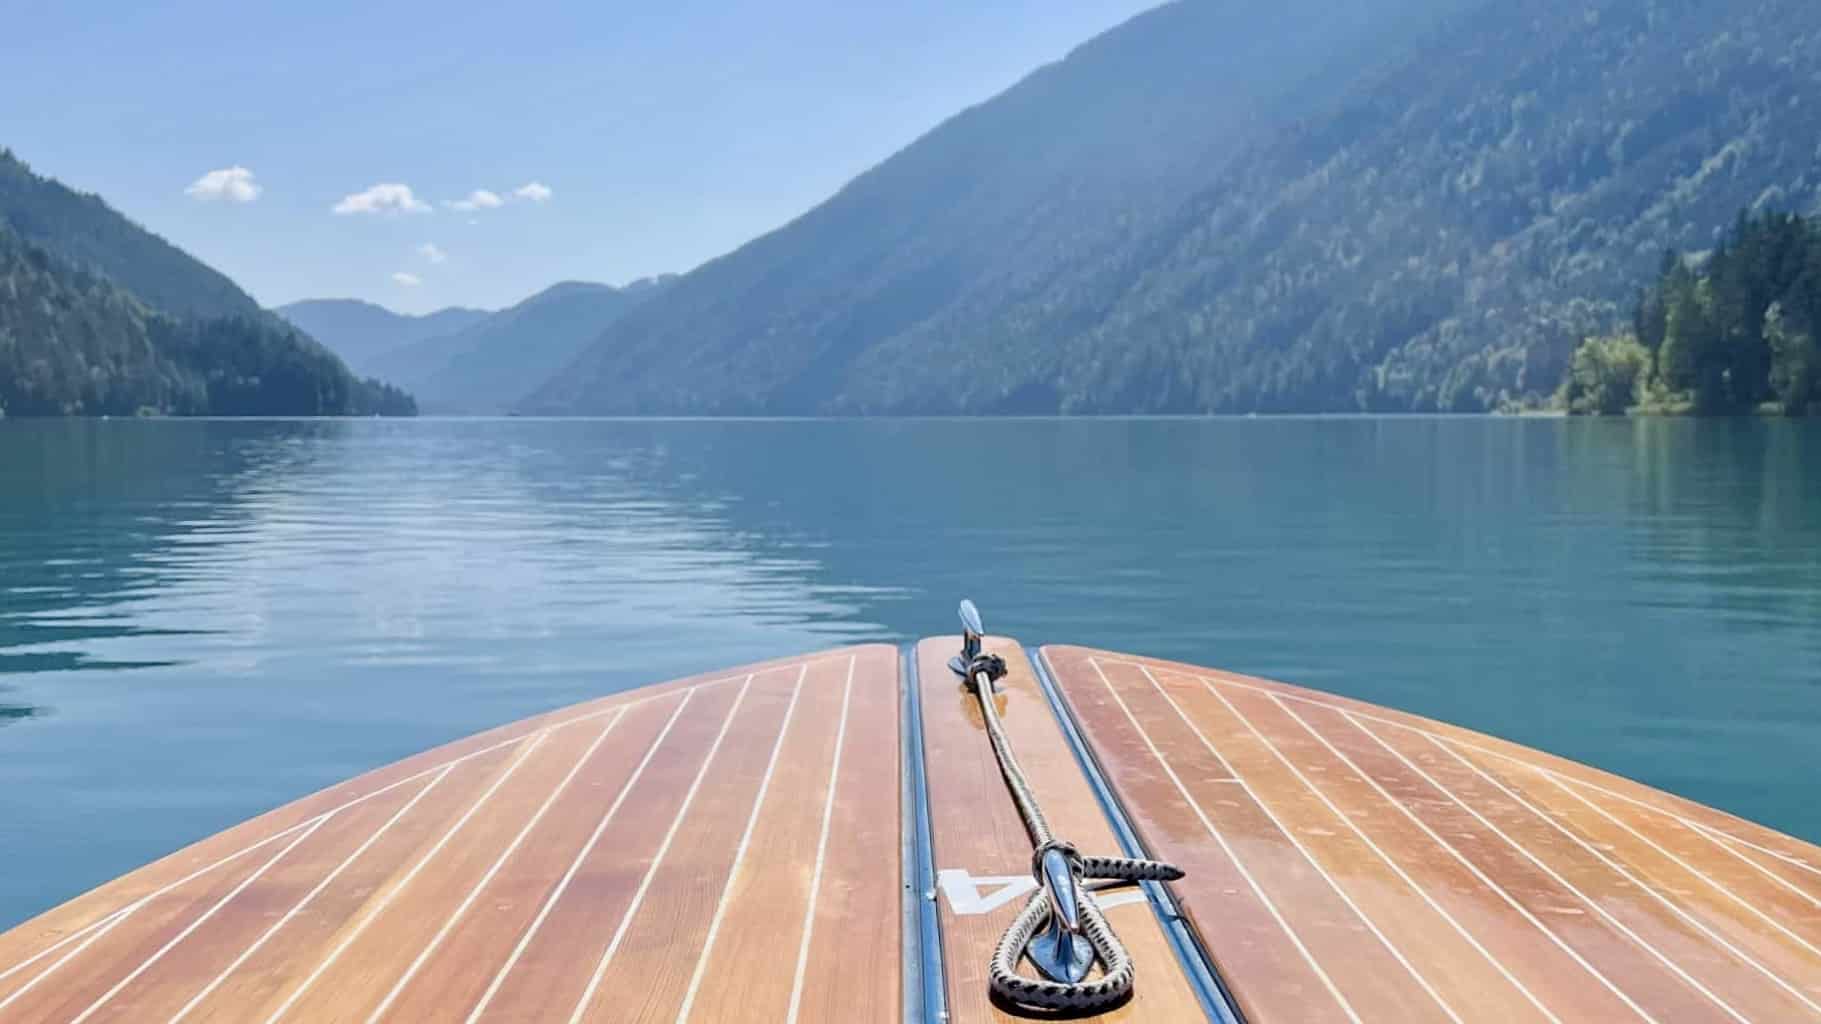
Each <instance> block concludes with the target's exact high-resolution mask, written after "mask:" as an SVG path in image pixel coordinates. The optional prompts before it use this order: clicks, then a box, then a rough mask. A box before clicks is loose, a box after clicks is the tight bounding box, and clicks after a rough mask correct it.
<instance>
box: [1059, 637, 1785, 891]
mask: <svg viewBox="0 0 1821 1024" xmlns="http://www.w3.org/2000/svg"><path fill="white" fill-rule="evenodd" d="M1090 660H1092V659H1090ZM1106 663H1107V664H1109V665H1125V666H1127V667H1130V668H1140V667H1142V665H1141V663H1139V662H1136V661H1129V660H1126V659H1123V658H1108V659H1106ZM1155 667H1156V668H1157V670H1158V671H1160V672H1163V673H1166V674H1168V675H1176V676H1181V675H1188V676H1190V677H1192V678H1195V679H1199V680H1202V681H1203V682H1206V681H1208V677H1207V676H1204V675H1200V674H1199V673H1198V672H1197V671H1196V670H1194V669H1193V668H1191V667H1188V666H1171V665H1168V664H1159V665H1157V666H1155ZM1219 682H1220V683H1222V684H1223V685H1226V686H1237V687H1239V688H1241V689H1245V690H1253V691H1256V692H1258V693H1268V694H1270V695H1271V696H1273V697H1281V698H1282V699H1284V700H1294V701H1300V702H1301V703H1304V704H1313V705H1314V706H1316V707H1320V708H1328V709H1329V710H1332V711H1342V712H1345V713H1347V714H1349V715H1354V716H1356V717H1358V718H1362V719H1364V720H1366V721H1368V722H1373V723H1375V724H1378V725H1389V726H1392V727H1394V728H1398V729H1407V730H1409V731H1411V732H1414V733H1421V734H1422V735H1424V736H1433V737H1435V738H1436V739H1439V740H1443V741H1445V742H1448V743H1452V744H1454V745H1456V746H1459V747H1462V748H1464V749H1467V750H1472V751H1475V752H1476V753H1481V754H1485V755H1487V756H1488V757H1496V758H1499V759H1500V760H1504V761H1510V762H1511V763H1513V764H1517V765H1522V766H1523V767H1525V768H1534V769H1536V770H1537V771H1540V772H1547V773H1548V774H1550V775H1553V776H1555V777H1557V778H1559V779H1561V780H1562V781H1564V782H1570V783H1573V784H1574V785H1577V786H1584V787H1586V788H1588V789H1591V790H1593V791H1594V792H1596V793H1603V794H1605V795H1607V796H1610V797H1612V798H1613V799H1615V800H1622V801H1624V802H1626V803H1628V804H1633V805H1636V806H1638V807H1641V808H1643V809H1644V810H1647V811H1651V812H1653V813H1656V814H1660V815H1663V816H1664V817H1668V818H1674V819H1675V820H1676V821H1678V822H1681V823H1682V824H1683V825H1684V826H1686V827H1687V828H1689V829H1690V830H1692V831H1695V832H1700V833H1703V834H1704V835H1706V836H1707V838H1708V839H1709V840H1710V841H1712V842H1714V843H1715V844H1717V845H1723V844H1720V838H1721V837H1724V838H1726V839H1729V840H1732V841H1733V842H1735V843H1738V844H1739V845H1741V846H1745V847H1748V848H1750V849H1753V850H1757V851H1758V852H1759V853H1762V854H1765V855H1767V856H1770V857H1775V858H1776V859H1778V860H1781V861H1784V862H1785V863H1787V864H1789V865H1790V866H1791V867H1794V868H1798V869H1800V870H1803V871H1807V872H1809V873H1811V874H1815V875H1821V867H1817V866H1816V865H1813V864H1810V863H1808V862H1807V861H1805V860H1802V859H1801V858H1799V857H1793V856H1791V855H1789V854H1787V853H1781V852H1779V851H1776V850H1772V849H1770V848H1768V847H1765V846H1762V845H1760V844H1758V843H1754V842H1752V841H1751V840H1749V839H1746V838H1744V837H1743V836H1739V835H1736V834H1734V833H1732V832H1728V831H1726V830H1725V829H1723V828H1718V827H1716V826H1713V825H1708V824H1705V823H1703V822H1699V821H1695V820H1693V819H1692V818H1688V817H1686V816H1684V815H1681V814H1678V813H1676V812H1675V811H1672V810H1670V809H1669V808H1667V807H1661V806H1658V805H1657V804H1653V803H1649V802H1647V801H1644V800H1640V799H1638V798H1637V797H1634V796H1629V795H1627V794H1625V793H1621V792H1619V791H1617V790H1615V789H1610V788H1608V787H1605V786H1602V785H1600V784H1599V783H1597V782H1589V781H1587V780H1586V779H1578V778H1575V777H1574V776H1573V775H1570V774H1567V773H1565V772H1562V771H1559V770H1557V769H1554V768H1550V767H1548V766H1547V765H1543V764H1539V763H1537V762H1535V761H1531V760H1527V759H1525V758H1522V757H1518V756H1516V755H1513V754H1507V753H1505V752H1503V751H1499V750H1493V749H1492V748H1490V747H1486V746H1483V745H1480V744H1477V743H1470V742H1468V741H1466V740H1463V739H1458V738H1456V737H1453V736H1444V735H1442V734H1440V733H1437V732H1435V731H1434V730H1431V729H1426V728H1424V727H1422V726H1420V725H1415V724H1412V723H1410V722H1400V721H1398V720H1396V719H1394V718H1385V717H1383V716H1380V715H1373V714H1370V713H1367V712H1363V711H1356V710H1354V709H1352V708H1350V707H1347V706H1345V705H1343V704H1340V703H1338V702H1336V701H1332V700H1322V699H1320V698H1317V697H1313V696H1310V695H1309V694H1307V693H1289V692H1282V693H1280V692H1279V691H1277V690H1274V689H1270V688H1267V687H1263V686H1259V685H1258V684H1256V683H1248V682H1244V681H1242V680H1238V679H1228V678H1222V679H1220V680H1219ZM1716 813H1721V812H1716ZM1747 862H1748V863H1750V861H1749V859H1748V861H1747ZM1754 866H1757V867H1758V870H1760V871H1763V870H1764V868H1763V867H1762V866H1761V865H1754ZM1805 895H1806V894H1805ZM1811 898H1812V897H1811Z"/></svg>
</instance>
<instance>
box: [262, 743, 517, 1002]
mask: <svg viewBox="0 0 1821 1024" xmlns="http://www.w3.org/2000/svg"><path fill="white" fill-rule="evenodd" d="M549 735H550V730H549V729H545V730H543V731H542V732H539V733H537V734H536V735H535V736H534V737H533V738H532V740H531V742H530V743H527V744H525V746H524V748H523V749H521V750H520V751H519V752H518V756H517V757H515V758H514V759H513V761H512V763H511V764H509V765H507V766H506V770H505V771H503V772H501V773H500V774H499V777H498V778H496V779H494V780H493V783H492V785H489V786H488V787H487V789H486V791H485V792H483V793H482V794H481V795H480V797H479V799H477V800H475V801H474V803H473V804H471V805H469V807H468V810H467V811H466V812H464V813H463V814H462V816H461V817H460V818H458V819H456V822H455V824H453V825H451V826H449V830H448V831H447V832H444V833H443V836H442V838H441V839H438V840H437V841H436V845H434V846H432V847H430V849H429V851H428V852H426V853H425V854H424V855H423V856H422V857H420V858H419V859H418V861H417V863H415V864H413V865H411V870H409V871H407V872H405V876H404V877H403V878H401V879H399V881H398V884H397V885H394V886H393V887H392V888H390V889H388V890H386V894H385V895H384V896H382V897H380V899H379V902H378V903H376V904H374V906H373V909H372V910H371V911H369V912H368V913H367V916H365V917H363V918H361V920H360V923H359V924H357V925H355V926H354V928H353V930H352V931H350V932H349V933H348V934H347V935H346V936H344V937H343V938H342V940H341V942H340V943H338V944H337V945H336V947H335V948H334V949H333V950H331V951H330V952H329V955H328V956H327V957H325V958H324V959H323V961H322V963H320V964H317V965H316V969H315V970H314V971H311V972H310V975H309V977H306V978H305V979H304V980H303V984H301V985H299V986H297V987H296V988H295V989H292V990H291V994H290V995H289V996H286V997H285V1001H284V1002H283V1003H280V1004H279V1006H278V1009H276V1010H273V1011H272V1015H271V1016H270V1017H267V1018H266V1024H273V1022H274V1021H276V1020H278V1019H279V1018H280V1017H283V1016H284V1015H285V1014H286V1013H288V1012H290V1009H291V1007H292V1006H295V1005H296V1004H297V1001H298V1000H299V999H301V998H303V995H304V993H306V992H308V991H309V990H310V986H312V985H314V984H316V979H318V978H320V977H322V976H323V974H324V973H325V972H326V971H328V969H329V968H330V967H332V966H334V964H335V962H336V961H337V960H339V959H341V955H342V954H343V953H345V952H347V950H348V947H349V946H351V945H353V944H354V940H355V939H358V938H360V936H361V934H362V933H364V932H365V931H366V930H367V926H368V925H370V924H372V923H373V922H374V921H375V920H377V919H378V918H379V915H381V914H383V913H385V912H386V908H387V907H389V906H391V905H392V901H393V900H394V899H396V898H397V897H398V894H399V893H401V892H403V891H404V890H405V887H406V886H409V885H410V884H411V882H412V880H413V879H415V878H417V876H418V873H419V872H421V871H423V869H424V867H425V866H426V865H428V864H429V863H430V862H431V861H432V860H435V859H436V855H437V854H439V853H441V852H442V850H443V847H445V846H447V845H449V840H451V839H453V838H455V834H456V833H457V832H460V831H461V830H462V826H464V825H466V824H468V821H469V819H471V818H473V817H474V815H475V814H476V813H477V812H479V811H480V809H481V808H482V807H483V806H485V805H486V803H487V801H488V800H490V799H492V798H493V794H495V793H497V792H499V788H500V787H501V786H503V785H505V784H506V780H507V779H510V778H512V774H513V773H514V772H516V771H518V768H519V765H522V764H524V763H525V759H526V758H527V757H530V756H531V753H532V751H534V750H536V749H537V748H538V745H539V744H541V743H543V742H544V739H545V737H547V736H549Z"/></svg>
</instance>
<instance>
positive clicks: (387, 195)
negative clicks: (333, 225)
mask: <svg viewBox="0 0 1821 1024" xmlns="http://www.w3.org/2000/svg"><path fill="white" fill-rule="evenodd" d="M334 210H335V212H336V213H338V214H350V213H429V212H430V204H429V203H426V202H424V201H423V200H421V199H419V198H417V196H415V195H413V194H412V193H411V186H409V185H397V184H381V185H375V186H373V187H372V188H370V189H367V190H366V191H365V192H356V193H354V194H353V195H350V196H343V197H342V200H341V202H339V203H336V204H335V207H334Z"/></svg>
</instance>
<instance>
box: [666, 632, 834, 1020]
mask: <svg viewBox="0 0 1821 1024" xmlns="http://www.w3.org/2000/svg"><path fill="white" fill-rule="evenodd" d="M808 674H809V666H808V665H805V666H803V669H802V671H800V672H798V673H797V682H796V685H795V686H792V687H791V688H790V703H789V704H787V705H785V707H784V721H783V722H781V723H779V725H778V738H777V739H776V740H775V741H773V742H772V745H771V758H770V760H768V761H766V762H765V774H764V776H762V777H761V778H760V779H759V792H758V793H757V794H756V795H755V796H754V797H753V799H752V813H751V814H749V815H747V817H746V830H745V831H744V832H742V833H740V843H739V845H738V846H736V847H735V848H734V853H733V864H732V865H730V866H729V867H728V869H727V882H726V884H724V885H722V886H721V898H720V900H718V901H717V902H716V903H715V908H714V916H713V917H711V918H710V919H709V921H708V935H707V937H706V938H705V939H703V940H702V952H701V953H700V954H698V955H697V956H696V967H695V971H694V972H693V973H692V974H690V976H689V987H688V989H686V990H685V991H684V993H683V1005H682V1006H681V1007H679V1008H678V1009H677V1024H683V1022H684V1021H686V1020H688V1019H689V1011H690V1008H691V1007H693V1006H694V1005H695V1001H696V992H697V991H698V990H699V989H700V988H701V986H702V976H703V975H704V974H705V973H707V970H708V958H709V957H710V956H712V955H713V954H714V943H715V939H716V938H717V937H718V936H719V935H720V932H721V920H722V918H723V917H724V916H725V915H726V913H727V900H728V897H729V896H731V895H732V894H733V884H734V882H735V881H737V880H738V879H739V877H740V866H741V865H742V864H743V863H744V862H745V860H746V850H747V847H749V846H751V845H752V831H753V829H754V828H755V827H757V826H758V824H759V811H760V809H762V808H763V807H764V806H765V794H766V793H767V792H769V791H770V790H771V778H772V775H773V774H774V773H776V772H777V770H778V755H779V754H781V753H783V752H784V738H785V737H786V736H788V735H789V734H790V720H791V716H793V715H795V714H796V712H797V698H798V697H800V696H802V694H803V679H804V677H806V676H807V675H808Z"/></svg>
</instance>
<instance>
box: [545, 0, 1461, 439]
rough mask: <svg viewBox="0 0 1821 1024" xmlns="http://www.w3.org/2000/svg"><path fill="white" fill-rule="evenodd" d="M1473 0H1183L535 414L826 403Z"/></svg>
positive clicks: (604, 359) (1123, 31) (657, 327)
mask: <svg viewBox="0 0 1821 1024" xmlns="http://www.w3.org/2000/svg"><path fill="white" fill-rule="evenodd" d="M1459 4H1460V0H1403V2H1401V3H1399V4H1398V5H1397V7H1396V9H1395V10H1394V11H1390V12H1387V11H1386V10H1384V9H1375V8H1373V7H1372V6H1371V5H1368V4H1346V5H1334V4H1330V3H1326V2H1321V0H1282V2H1279V3H1274V4H1248V3H1240V2H1237V0H1184V2H1179V3H1174V4H1170V5H1167V6H1165V7H1162V8H1159V9H1157V10H1155V11H1152V12H1149V13H1147V14H1144V15H1141V16H1139V17H1137V18H1135V19H1133V20H1132V21H1130V22H1128V23H1127V24H1125V25H1123V26H1120V27H1119V28H1116V29H1114V30H1113V31H1111V32H1108V33H1106V34H1105V35H1103V36H1101V37H1099V38H1097V39H1095V40H1093V41H1091V42H1089V43H1087V44H1085V45H1083V46H1082V47H1080V48H1078V49H1077V50H1076V51H1075V52H1074V53H1072V54H1070V55H1069V56H1068V58H1067V59H1065V60H1063V61H1061V62H1059V63H1057V64H1054V65H1051V66H1049V67H1046V68H1043V69H1041V70H1039V71H1037V72H1036V73H1034V74H1032V75H1031V76H1029V77H1028V78H1026V79H1025V80H1024V81H1022V82H1020V83H1019V84H1018V85H1016V86H1014V87H1013V88H1012V89H1010V90H1008V91H1007V92H1005V93H1003V94H1001V95H1000V96H997V97H995V98H993V99H992V100H990V101H988V102H986V103H983V104H981V105H980V106H978V107H975V108H973V109H971V110H968V111H966V112H964V113H962V114H960V115H958V116H956V117H954V118H952V119H950V120H949V121H947V122H946V123H944V124H942V125H941V126H939V127H937V128H936V129H935V130H933V131H932V132H930V133H929V134H928V135H926V136H924V137H923V138H922V139H919V140H918V141H917V142H915V143H913V144H912V145H911V146H909V147H907V148H906V149H904V150H903V151H901V152H900V153H898V154H897V155H895V156H893V157H892V158H891V159H889V160H887V161H886V162H885V163H883V164H881V165H880V166H878V167H877V168H874V169H873V170H871V171H869V172H867V173H866V174H863V175H861V176H860V177H859V178H857V179H855V180H854V181H853V182H852V183H850V184H849V185H848V186H847V187H846V188H844V189H842V190H841V192H840V193H839V194H837V195H836V196H834V197H833V198H832V199H830V200H829V201H827V202H826V203H824V204H822V205H821V206H819V207H817V208H816V209H814V210H811V211H810V212H809V213H807V214H805V215H804V216H803V217H801V218H799V219H798V220H796V221H794V222H792V223H791V224H789V225H786V226H785V227H783V228H781V229H779V230H777V231H775V232H773V233H771V234H769V235H766V236H765V237H763V238H760V239H758V240H756V241H754V242H752V243H750V244H748V245H746V246H744V247H742V248H741V249H739V250H738V251H736V252H734V253H732V254H730V255H728V256H725V257H722V258H721V259H718V260H715V261H713V262H711V263H709V264H707V265H705V266H703V267H701V268H699V269H697V270H695V271H694V272H692V273H690V274H688V275H686V276H685V277H683V278H682V279H681V280H679V281H678V282H677V284H676V285H675V286H674V287H672V288H671V289H670V290H669V291H668V292H667V293H666V294H665V295H663V296H661V297H659V298H658V299H657V300H655V301H653V302H651V303H649V304H647V305H645V306H643V307H641V308H640V309H638V310H637V311H635V312H634V313H632V314H629V315H628V316H626V317H625V318H623V319H622V320H621V321H620V322H619V323H617V324H615V326H614V327H613V328H612V329H610V330H609V331H608V332H606V334H605V335H604V336H603V337H602V338H601V339H600V340H599V341H597V342H596V343H595V344H594V345H593V346H591V348H590V350H589V351H588V352H587V353H585V354H584V356H583V358H582V359H580V360H578V362H577V363H576V364H575V365H574V366H572V367H570V368H567V369H565V371H564V372H563V373H561V374H560V375H558V376H557V377H556V378H555V379H553V380H552V381H551V382H550V383H549V385H548V386H546V387H545V388H544V389H542V390H541V391H540V392H539V394H538V395H537V396H535V397H534V398H533V399H532V400H531V401H530V402H529V403H527V408H530V409H536V410H541V411H566V412H616V413H626V412H703V413H751V412H808V411H816V410H821V409H826V408H829V407H831V406H832V405H835V404H838V403H839V402H840V401H841V394H842V392H843V391H844V390H846V389H847V388H848V387H849V386H850V385H851V383H852V382H851V380H850V379H849V378H848V377H847V376H846V374H847V372H848V371H849V370H850V369H851V368H852V366H853V364H854V361H855V360H856V359H857V358H858V356H859V355H860V354H861V353H863V352H864V351H866V350H867V349H868V348H871V347H873V346H876V345H880V344H883V343H885V342H887V341H888V340H890V339H893V338H896V337H900V336H904V335H907V334H909V333H911V332H914V331H916V330H917V329H919V327H920V326H921V325H924V324H927V323H929V322H932V321H938V320H941V319H942V318H944V317H950V318H953V317H956V316H958V315H960V313H961V311H965V310H971V309H981V308H1008V307H1011V306H1014V305H1017V304H1019V303H1022V302H1025V301H1028V300H1029V299H1030V297H1033V296H1037V295H1041V294H1043V293H1044V292H1045V291H1046V290H1048V289H1050V288H1051V287H1052V286H1053V283H1054V282H1055V281H1057V280H1058V279H1062V278H1067V277H1070V276H1072V275H1075V274H1077V273H1079V271H1080V270H1081V268H1083V267H1085V266H1086V265H1088V263H1089V262H1090V261H1091V260H1092V259H1093V258H1094V257H1095V255H1096V254H1098V253H1100V252H1103V251H1108V250H1117V249H1121V248H1124V247H1127V246H1132V245H1139V244H1142V242H1143V240H1144V239H1145V238H1146V237H1147V235H1148V234H1149V233H1150V232H1151V231H1152V230H1154V229H1155V228H1156V227H1157V226H1158V225H1159V224H1160V223H1161V222H1162V221H1163V220H1164V218H1166V217H1167V216H1168V215H1169V214H1170V213H1172V212H1173V211H1174V210H1175V209H1176V208H1177V207H1178V206H1179V205H1180V203H1181V202H1182V201H1184V200H1185V199H1186V198H1187V197H1188V196H1189V195H1191V194H1192V193H1193V191H1194V190H1195V189H1196V188H1198V187H1199V186H1200V185H1201V184H1203V183H1204V182H1205V181H1206V180H1208V179H1209V178H1210V177H1211V176H1212V175H1213V174H1214V173H1216V171H1217V170H1218V169H1219V168H1220V167H1222V166H1224V165H1225V164H1226V163H1227V162H1228V161H1229V160H1230V159H1232V157H1233V155H1234V154H1235V153H1236V152H1237V151H1238V150H1239V149H1240V148H1241V144H1242V143H1243V142H1244V141H1245V140H1246V139H1249V138H1251V137H1253V136H1254V135H1256V134H1257V133H1258V132H1260V131H1262V130H1265V129H1266V128H1268V127H1269V126H1270V125H1273V124H1277V123H1280V122H1282V121H1283V120H1285V119H1288V118H1293V117H1296V116H1299V115H1300V114H1303V113H1306V112H1307V111H1309V110H1311V109H1312V104H1316V103H1319V102H1321V101H1322V97H1323V96H1325V95H1327V94H1328V93H1329V92H1331V91H1332V89H1333V88H1334V82H1335V81H1337V80H1344V79H1347V78H1350V77H1351V76H1352V75H1354V74H1357V73H1358V71H1359V70H1360V69H1361V68H1363V67H1364V66H1366V65H1367V64H1368V63H1369V62H1370V61H1371V60H1372V59H1373V55H1374V54H1375V52H1376V51H1377V49H1378V48H1379V47H1380V46H1381V45H1382V43H1383V42H1384V40H1386V39H1390V38H1397V37H1401V36H1403V35H1406V34H1408V33H1409V32H1411V31H1412V30H1413V27H1414V26H1420V25H1425V24H1427V23H1428V22H1429V20H1430V19H1431V18H1432V17H1433V16H1434V14H1435V12H1437V11H1439V10H1448V9H1453V8H1455V7H1458V6H1459ZM1020 401H1021V396H1019V395H1013V394H1007V395H1005V396H1004V400H1003V402H1002V403H1001V404H1003V405H1006V406H1010V407H1015V406H1017V405H1019V404H1020ZM1035 404H1037V405H1038V406H1041V405H1042V404H1044V403H1043V402H1042V401H1041V400H1038V401H1036V403H1035Z"/></svg>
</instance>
